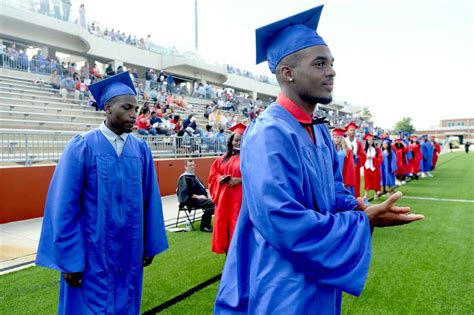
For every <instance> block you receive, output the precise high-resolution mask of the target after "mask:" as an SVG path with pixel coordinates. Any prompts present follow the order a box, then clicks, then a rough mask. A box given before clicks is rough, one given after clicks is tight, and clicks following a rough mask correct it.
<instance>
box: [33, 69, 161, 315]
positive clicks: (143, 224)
mask: <svg viewBox="0 0 474 315" xmlns="http://www.w3.org/2000/svg"><path fill="white" fill-rule="evenodd" d="M89 89H90V91H91V93H92V94H93V96H94V98H95V99H96V101H97V104H98V106H99V107H100V109H104V110H105V113H106V119H105V122H103V123H102V124H101V125H100V127H99V128H97V129H94V130H91V131H89V132H86V133H84V134H82V135H77V136H75V137H74V138H72V139H71V140H70V141H69V142H68V144H67V146H66V148H65V150H64V152H63V154H62V156H61V159H60V160H59V162H58V165H57V166H56V170H55V172H54V175H53V178H52V180H51V184H50V187H49V191H48V196H47V200H46V206H45V211H44V219H43V226H42V231H41V239H40V243H39V248H38V254H37V258H36V264H37V265H40V266H44V267H47V268H52V269H56V270H59V271H60V272H61V275H62V277H61V283H60V296H59V310H58V313H59V314H81V315H83V314H138V313H139V311H140V300H141V290H142V278H143V267H144V266H148V265H149V264H151V262H152V260H153V257H154V256H155V255H157V254H158V253H160V252H162V251H164V250H165V249H166V248H167V247H168V243H167V239H166V233H165V229H164V222H163V212H162V205H161V198H160V192H159V188H158V181H157V178H156V173H155V168H154V164H153V158H152V155H151V152H150V149H149V148H148V146H147V144H146V143H145V142H144V141H142V140H139V139H138V138H136V137H134V136H133V135H130V132H131V131H132V128H133V125H134V123H135V120H136V111H137V109H138V106H137V101H136V99H135V95H136V92H135V88H134V86H133V83H132V81H131V80H130V76H129V74H128V73H127V72H124V73H122V74H120V75H116V76H113V77H111V78H108V79H106V80H103V81H100V82H98V83H96V84H93V85H91V86H90V87H89Z"/></svg>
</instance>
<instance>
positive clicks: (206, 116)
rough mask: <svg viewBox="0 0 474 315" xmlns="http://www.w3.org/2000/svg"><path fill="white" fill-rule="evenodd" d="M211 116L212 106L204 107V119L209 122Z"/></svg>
mask: <svg viewBox="0 0 474 315" xmlns="http://www.w3.org/2000/svg"><path fill="white" fill-rule="evenodd" d="M210 114H211V105H209V104H207V105H206V106H205V107H204V117H205V118H206V119H207V120H208V121H209V115H210Z"/></svg>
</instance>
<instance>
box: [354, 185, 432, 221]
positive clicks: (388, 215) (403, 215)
mask: <svg viewBox="0 0 474 315" xmlns="http://www.w3.org/2000/svg"><path fill="white" fill-rule="evenodd" d="M401 197H402V193H401V192H400V191H398V192H396V193H395V194H393V195H391V196H390V197H389V198H388V199H387V200H385V201H384V202H382V203H381V204H378V205H369V206H367V205H364V202H363V199H362V198H357V202H358V206H359V209H361V210H363V211H364V212H365V214H367V217H369V221H370V226H372V227H386V226H395V225H403V224H408V223H411V222H414V221H419V220H423V219H424V218H425V216H424V215H422V214H415V213H412V212H411V209H410V207H397V206H395V203H396V202H397V201H398V200H399V199H400V198H401Z"/></svg>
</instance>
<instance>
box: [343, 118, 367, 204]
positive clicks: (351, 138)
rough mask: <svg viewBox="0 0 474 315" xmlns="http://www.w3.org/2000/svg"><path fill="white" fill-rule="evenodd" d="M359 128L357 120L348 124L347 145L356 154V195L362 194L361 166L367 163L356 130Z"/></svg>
mask: <svg viewBox="0 0 474 315" xmlns="http://www.w3.org/2000/svg"><path fill="white" fill-rule="evenodd" d="M357 128H359V127H358V126H357V124H356V123H355V122H350V123H349V124H347V125H346V128H345V129H346V132H347V137H346V145H347V146H348V147H349V148H350V149H351V150H352V154H353V156H354V167H355V168H354V174H355V181H356V182H355V197H356V198H357V197H359V196H360V168H361V167H363V166H364V163H365V151H364V147H363V146H362V142H361V141H360V140H359V139H357V138H356V136H355V132H356V129H357Z"/></svg>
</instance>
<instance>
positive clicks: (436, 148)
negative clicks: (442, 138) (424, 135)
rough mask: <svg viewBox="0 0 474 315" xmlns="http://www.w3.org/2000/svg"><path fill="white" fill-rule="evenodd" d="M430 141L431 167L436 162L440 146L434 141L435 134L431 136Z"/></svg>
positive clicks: (434, 166)
mask: <svg viewBox="0 0 474 315" xmlns="http://www.w3.org/2000/svg"><path fill="white" fill-rule="evenodd" d="M431 143H432V144H433V162H432V164H433V168H432V170H434V169H435V168H436V163H438V156H439V155H440V154H441V146H440V144H439V143H438V142H436V138H435V136H431Z"/></svg>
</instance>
